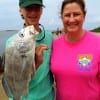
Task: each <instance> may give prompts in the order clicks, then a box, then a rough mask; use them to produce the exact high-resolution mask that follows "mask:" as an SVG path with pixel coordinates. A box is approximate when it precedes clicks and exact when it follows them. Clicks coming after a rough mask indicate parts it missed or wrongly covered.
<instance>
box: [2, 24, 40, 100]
mask: <svg viewBox="0 0 100 100" xmlns="http://www.w3.org/2000/svg"><path fill="white" fill-rule="evenodd" d="M38 33H39V32H38V31H36V29H35V28H34V26H33V25H31V26H27V27H25V28H23V29H21V30H20V31H19V32H18V33H17V34H16V36H15V38H14V39H13V40H12V41H11V42H10V43H9V44H8V45H7V46H6V48H5V67H4V78H5V80H6V83H7V85H8V87H9V89H10V91H11V93H12V95H13V100H20V98H21V96H27V94H28V92H29V90H28V86H29V82H30V80H31V78H32V75H35V71H36V69H35V46H36V36H37V34H38Z"/></svg>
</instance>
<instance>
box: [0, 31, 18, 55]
mask: <svg viewBox="0 0 100 100" xmlns="http://www.w3.org/2000/svg"><path fill="white" fill-rule="evenodd" d="M17 32H18V30H4V31H0V56H1V55H2V54H3V52H4V51H5V44H6V40H7V39H8V38H9V37H10V36H12V35H14V34H16V33H17Z"/></svg>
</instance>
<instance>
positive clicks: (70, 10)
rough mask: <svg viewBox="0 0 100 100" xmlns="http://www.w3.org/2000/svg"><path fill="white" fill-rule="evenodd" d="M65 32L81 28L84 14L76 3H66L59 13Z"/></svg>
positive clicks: (76, 30)
mask: <svg viewBox="0 0 100 100" xmlns="http://www.w3.org/2000/svg"><path fill="white" fill-rule="evenodd" d="M61 18H62V21H63V25H64V29H65V31H66V32H68V33H71V32H78V31H79V30H80V29H82V26H83V21H84V19H85V15H84V13H83V12H82V9H81V8H80V6H79V5H78V4H77V3H69V4H66V5H65V7H64V9H63V12H62V15H61Z"/></svg>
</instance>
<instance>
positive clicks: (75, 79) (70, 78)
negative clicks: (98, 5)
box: [51, 0, 100, 100]
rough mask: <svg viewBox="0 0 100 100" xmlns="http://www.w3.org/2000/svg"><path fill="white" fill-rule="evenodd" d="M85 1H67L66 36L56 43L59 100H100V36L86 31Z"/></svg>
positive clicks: (64, 9) (54, 68)
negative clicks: (84, 27)
mask: <svg viewBox="0 0 100 100" xmlns="http://www.w3.org/2000/svg"><path fill="white" fill-rule="evenodd" d="M85 16H86V10H85V2H84V0H64V1H63V2H62V7H61V18H62V22H63V26H64V32H63V33H62V35H61V36H60V37H59V38H58V39H55V40H54V41H53V51H52V56H51V70H52V73H53V74H54V77H55V82H56V90H57V91H56V100H100V77H99V75H100V37H99V36H97V35H96V34H95V33H93V32H90V31H87V30H84V29H83V22H84V20H85Z"/></svg>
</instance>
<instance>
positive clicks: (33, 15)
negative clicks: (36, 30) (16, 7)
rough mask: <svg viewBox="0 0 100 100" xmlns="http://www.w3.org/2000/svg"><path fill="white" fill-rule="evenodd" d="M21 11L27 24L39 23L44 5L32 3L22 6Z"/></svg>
mask: <svg viewBox="0 0 100 100" xmlns="http://www.w3.org/2000/svg"><path fill="white" fill-rule="evenodd" d="M20 13H21V15H22V16H23V18H24V20H25V24H26V26H28V25H34V26H35V25H38V24H39V20H40V17H41V14H42V6H40V5H30V6H28V7H26V8H21V7H20Z"/></svg>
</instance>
